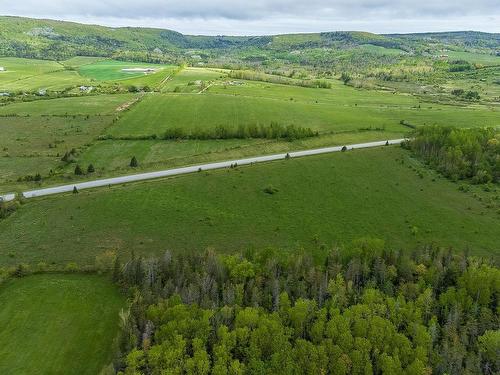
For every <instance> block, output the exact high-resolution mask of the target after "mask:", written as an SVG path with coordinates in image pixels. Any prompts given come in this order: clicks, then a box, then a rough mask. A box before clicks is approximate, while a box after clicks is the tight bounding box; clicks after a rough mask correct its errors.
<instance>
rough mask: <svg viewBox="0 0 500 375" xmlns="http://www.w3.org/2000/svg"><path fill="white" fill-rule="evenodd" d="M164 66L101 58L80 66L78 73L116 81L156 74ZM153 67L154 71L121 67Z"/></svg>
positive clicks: (91, 77)
mask: <svg viewBox="0 0 500 375" xmlns="http://www.w3.org/2000/svg"><path fill="white" fill-rule="evenodd" d="M164 67H165V66H164V65H160V64H149V63H138V62H127V61H116V60H101V61H96V62H94V63H90V64H84V65H82V66H80V68H79V70H78V71H79V73H80V74H81V75H82V76H83V77H87V78H89V79H94V80H97V81H117V80H122V79H129V78H134V77H143V76H147V75H155V74H158V73H159V72H160V71H161V70H162V69H163V68H164ZM141 68H144V69H155V71H154V72H150V73H144V72H139V71H123V69H141Z"/></svg>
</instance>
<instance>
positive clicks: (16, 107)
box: [0, 94, 136, 116]
mask: <svg viewBox="0 0 500 375" xmlns="http://www.w3.org/2000/svg"><path fill="white" fill-rule="evenodd" d="M135 97H136V95H134V94H119V95H89V96H81V97H74V98H57V99H50V100H36V101H32V102H19V103H12V104H9V105H6V106H0V115H4V116H8V115H16V116H65V115H71V116H72V115H115V114H117V112H116V110H117V108H118V107H119V106H120V105H121V104H123V103H126V102H128V101H130V100H132V99H133V98H135Z"/></svg>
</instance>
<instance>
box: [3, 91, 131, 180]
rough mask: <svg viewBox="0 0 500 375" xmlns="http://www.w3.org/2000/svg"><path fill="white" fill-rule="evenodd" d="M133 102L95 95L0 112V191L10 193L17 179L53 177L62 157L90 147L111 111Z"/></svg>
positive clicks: (17, 106) (11, 107) (125, 96)
mask: <svg viewBox="0 0 500 375" xmlns="http://www.w3.org/2000/svg"><path fill="white" fill-rule="evenodd" d="M134 98H135V96H134V95H132V94H120V95H99V96H86V97H76V98H60V99H51V100H38V101H32V102H25V103H13V104H11V105H9V106H5V107H0V113H2V111H4V112H3V113H2V115H0V132H1V134H2V138H1V140H0V166H1V168H0V186H3V187H2V190H3V189H7V188H16V186H17V185H19V183H18V182H16V181H17V179H18V178H23V177H25V176H28V175H31V176H33V175H35V174H37V173H40V174H41V175H43V176H49V175H51V174H52V173H54V172H55V171H56V170H57V168H58V167H60V166H62V165H63V163H61V158H62V156H63V155H64V154H65V153H66V152H68V151H70V150H72V149H77V150H80V149H83V148H85V147H86V146H87V145H90V144H91V143H92V142H93V141H94V140H95V139H96V138H97V137H98V136H99V134H102V133H103V132H104V130H105V129H106V127H108V126H109V125H110V124H111V123H112V121H113V119H114V116H113V115H114V114H116V113H117V108H118V107H119V106H120V105H122V104H124V103H127V102H129V101H131V100H133V99H134ZM51 170H52V173H51V172H50V171H51Z"/></svg>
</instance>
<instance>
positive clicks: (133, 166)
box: [130, 156, 139, 168]
mask: <svg viewBox="0 0 500 375" xmlns="http://www.w3.org/2000/svg"><path fill="white" fill-rule="evenodd" d="M130 166H131V167H132V168H136V167H138V166H139V162H138V161H137V158H136V157H135V156H132V159H130Z"/></svg>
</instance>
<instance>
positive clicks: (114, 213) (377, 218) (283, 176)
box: [0, 147, 500, 264]
mask: <svg viewBox="0 0 500 375" xmlns="http://www.w3.org/2000/svg"><path fill="white" fill-rule="evenodd" d="M402 161H403V162H402ZM410 166H411V167H412V168H410ZM414 169H421V170H423V172H421V173H423V177H422V178H421V177H419V173H417V172H416V171H415V170H414ZM275 189H276V190H275ZM266 191H270V192H271V194H270V193H266ZM146 207H147V209H146ZM499 225H500V218H499V216H498V212H497V210H496V209H494V208H487V207H486V204H485V202H481V201H479V200H478V199H476V198H474V197H473V196H472V194H468V193H464V192H461V191H459V190H458V189H457V185H456V184H454V183H452V182H449V181H448V180H445V179H442V178H439V177H438V176H436V175H435V174H434V173H432V172H428V171H426V170H425V168H423V167H420V166H419V165H418V163H416V162H415V161H414V160H412V159H410V158H409V157H408V154H407V153H406V152H405V151H404V150H402V149H400V148H398V147H390V148H382V149H374V150H357V151H354V152H347V153H339V154H331V155H323V156H315V157H307V158H303V159H294V160H291V161H283V162H275V163H270V164H266V165H258V166H252V167H243V168H241V169H240V168H238V169H231V170H224V171H218V172H215V171H214V172H211V173H205V172H202V173H200V174H195V175H190V176H183V177H179V178H174V179H167V180H162V181H155V182H149V183H144V184H136V185H128V186H123V187H120V186H118V187H116V188H114V187H113V188H110V189H100V190H96V191H90V192H81V193H80V194H78V195H76V196H73V195H67V196H58V197H51V198H44V199H37V200H33V201H29V202H27V203H26V205H24V206H22V207H21V208H20V209H19V210H18V211H17V212H16V213H15V214H14V215H12V216H10V217H9V218H7V219H6V220H3V221H1V222H0V249H1V250H0V251H1V253H0V262H1V263H3V264H18V263H34V264H36V263H37V262H39V261H41V260H44V261H48V262H56V263H63V264H64V263H66V262H70V261H75V262H78V263H80V264H86V263H89V262H92V261H93V259H94V257H95V256H96V255H97V254H100V253H102V252H104V251H105V250H108V249H117V251H118V252H119V253H120V254H121V255H122V256H123V257H127V256H129V254H130V252H131V250H132V249H133V250H134V251H135V252H136V254H143V255H147V256H151V255H153V254H160V253H162V252H163V251H165V249H170V250H172V251H181V252H186V251H187V252H191V251H201V250H203V249H205V248H207V247H210V248H214V249H216V250H218V251H222V252H235V251H239V250H244V249H247V248H257V249H259V248H263V247H269V246H271V247H277V248H280V249H283V250H286V249H296V248H300V247H304V248H307V249H310V250H311V251H317V250H318V249H319V248H320V246H321V245H322V244H325V246H326V247H327V248H329V247H331V246H334V245H335V244H343V243H349V242H350V241H351V240H353V239H356V238H360V237H370V236H372V237H378V238H382V239H384V240H385V241H386V242H387V244H388V245H389V246H391V247H396V248H397V247H399V246H401V247H404V248H411V247H412V246H415V245H418V244H424V243H429V242H431V243H436V244H438V245H442V246H452V247H454V248H456V249H465V248H469V249H470V251H471V252H473V253H474V254H481V255H486V256H497V255H498V243H499V241H500V237H499V236H500V232H499V231H498V226H499ZM414 228H417V229H414ZM54 243H58V246H57V247H54V246H52V244H54Z"/></svg>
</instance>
